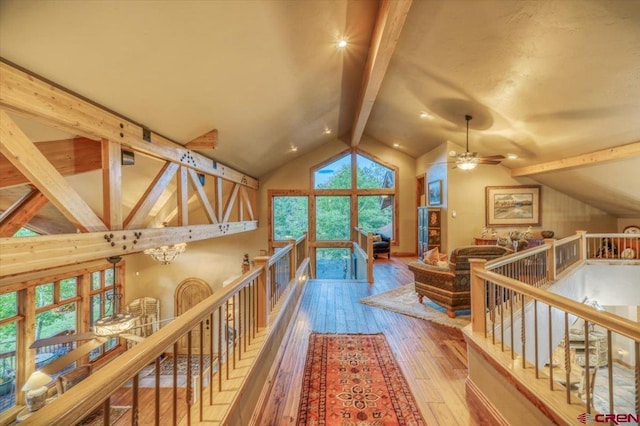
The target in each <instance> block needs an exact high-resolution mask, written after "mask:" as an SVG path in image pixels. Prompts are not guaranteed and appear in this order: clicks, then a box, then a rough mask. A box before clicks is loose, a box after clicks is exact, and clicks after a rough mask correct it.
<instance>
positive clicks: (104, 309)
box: [89, 268, 118, 361]
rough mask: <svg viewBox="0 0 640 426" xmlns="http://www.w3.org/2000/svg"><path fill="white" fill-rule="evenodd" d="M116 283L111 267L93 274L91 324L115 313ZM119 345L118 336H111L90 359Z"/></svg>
mask: <svg viewBox="0 0 640 426" xmlns="http://www.w3.org/2000/svg"><path fill="white" fill-rule="evenodd" d="M114 283H115V277H114V275H113V269H111V268H109V269H105V270H102V271H95V272H93V273H92V274H91V292H90V299H91V314H90V316H91V318H90V319H91V326H93V325H94V324H95V323H96V321H98V320H99V319H100V318H103V317H106V316H108V315H113V312H114V308H115V304H116V302H117V300H116V297H118V295H117V294H116V287H115V286H114ZM117 345H118V338H116V337H110V338H109V340H107V342H106V343H105V344H104V345H102V346H99V347H97V348H95V349H94V350H92V351H91V352H90V353H89V359H90V360H92V361H93V360H94V359H96V358H98V357H99V356H101V355H103V354H104V353H106V352H108V351H110V350H112V349H113V348H115V347H116V346H117Z"/></svg>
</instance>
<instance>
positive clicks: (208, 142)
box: [184, 129, 218, 149]
mask: <svg viewBox="0 0 640 426" xmlns="http://www.w3.org/2000/svg"><path fill="white" fill-rule="evenodd" d="M184 146H186V147H187V148H189V149H216V147H217V146H218V129H213V130H212V131H210V132H207V133H205V134H204V135H202V136H198V137H197V138H195V139H194V140H192V141H191V142H187V143H186V144H185V145H184Z"/></svg>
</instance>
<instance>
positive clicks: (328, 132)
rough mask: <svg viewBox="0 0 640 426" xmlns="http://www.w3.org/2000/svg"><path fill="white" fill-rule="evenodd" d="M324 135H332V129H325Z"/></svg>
mask: <svg viewBox="0 0 640 426" xmlns="http://www.w3.org/2000/svg"><path fill="white" fill-rule="evenodd" d="M324 134H325V135H330V134H331V129H330V128H328V127H325V128H324Z"/></svg>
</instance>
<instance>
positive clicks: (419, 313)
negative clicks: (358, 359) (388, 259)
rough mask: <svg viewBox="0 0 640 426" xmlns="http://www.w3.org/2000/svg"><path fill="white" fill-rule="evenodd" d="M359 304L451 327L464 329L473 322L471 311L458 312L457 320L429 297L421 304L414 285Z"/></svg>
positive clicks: (371, 297)
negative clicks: (450, 316)
mask: <svg viewBox="0 0 640 426" xmlns="http://www.w3.org/2000/svg"><path fill="white" fill-rule="evenodd" d="M359 302H360V303H364V304H365V305H370V306H375V307H376V308H382V309H386V310H388V311H392V312H397V313H399V314H403V315H409V316H412V317H416V318H421V319H424V320H427V321H432V322H435V323H438V324H443V325H447V326H449V327H456V328H462V327H465V326H466V325H468V324H469V323H470V322H471V311H469V310H464V311H457V312H456V317H455V318H449V317H448V316H447V310H446V309H445V308H443V307H442V306H439V305H438V304H436V303H434V302H433V301H431V300H429V298H428V297H426V296H425V297H424V298H423V299H422V303H420V301H419V300H418V294H417V293H416V291H415V286H414V283H410V284H406V285H403V286H400V287H397V288H394V289H393V290H389V291H385V292H383V293H378V294H374V295H373V296H368V297H365V298H363V299H360V300H359Z"/></svg>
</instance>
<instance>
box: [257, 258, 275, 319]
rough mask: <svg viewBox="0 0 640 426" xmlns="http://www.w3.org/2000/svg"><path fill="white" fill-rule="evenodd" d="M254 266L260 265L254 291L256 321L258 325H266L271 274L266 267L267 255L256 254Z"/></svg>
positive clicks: (269, 303)
mask: <svg viewBox="0 0 640 426" xmlns="http://www.w3.org/2000/svg"><path fill="white" fill-rule="evenodd" d="M254 262H255V264H256V266H258V267H262V272H261V273H260V275H258V288H257V291H256V293H257V294H256V313H255V315H256V322H257V323H258V327H263V328H264V327H266V326H267V324H268V323H269V306H270V305H271V301H270V298H271V294H270V293H269V288H270V287H271V282H270V281H271V274H270V273H269V269H268V262H269V256H258V257H256V258H255V259H254Z"/></svg>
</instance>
